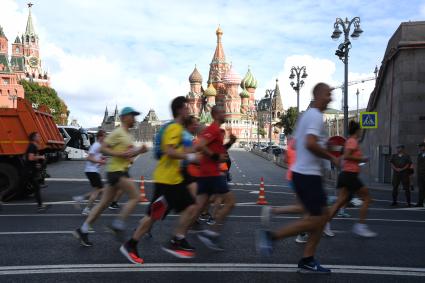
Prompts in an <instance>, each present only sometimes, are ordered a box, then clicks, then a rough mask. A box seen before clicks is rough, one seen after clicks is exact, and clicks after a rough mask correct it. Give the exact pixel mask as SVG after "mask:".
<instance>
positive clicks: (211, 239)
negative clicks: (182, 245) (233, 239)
mask: <svg viewBox="0 0 425 283" xmlns="http://www.w3.org/2000/svg"><path fill="white" fill-rule="evenodd" d="M215 234H216V235H214V234H212V233H211V231H205V230H204V231H202V232H200V233H199V234H198V239H199V240H200V241H201V242H202V243H203V244H204V245H205V246H206V247H207V248H209V249H210V250H213V251H218V252H222V251H224V248H223V247H222V245H221V241H220V235H219V234H217V233H215Z"/></svg>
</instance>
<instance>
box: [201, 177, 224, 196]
mask: <svg viewBox="0 0 425 283" xmlns="http://www.w3.org/2000/svg"><path fill="white" fill-rule="evenodd" d="M229 191H230V190H229V185H228V184H227V177H226V176H222V175H220V176H212V177H199V178H198V195H204V194H207V195H209V196H211V195H214V194H220V195H222V194H226V193H228V192H229Z"/></svg>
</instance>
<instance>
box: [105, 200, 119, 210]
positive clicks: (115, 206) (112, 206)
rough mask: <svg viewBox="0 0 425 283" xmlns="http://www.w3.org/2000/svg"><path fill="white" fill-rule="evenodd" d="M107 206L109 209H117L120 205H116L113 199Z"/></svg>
mask: <svg viewBox="0 0 425 283" xmlns="http://www.w3.org/2000/svg"><path fill="white" fill-rule="evenodd" d="M108 208H109V209H111V210H116V209H119V208H120V206H119V205H118V203H117V202H115V201H114V202H111V204H110V205H109V207H108Z"/></svg>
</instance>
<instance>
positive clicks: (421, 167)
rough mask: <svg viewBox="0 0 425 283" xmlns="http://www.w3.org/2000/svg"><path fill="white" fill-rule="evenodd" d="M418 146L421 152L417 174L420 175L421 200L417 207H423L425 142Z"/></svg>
mask: <svg viewBox="0 0 425 283" xmlns="http://www.w3.org/2000/svg"><path fill="white" fill-rule="evenodd" d="M418 146H419V149H420V152H419V154H418V162H417V170H416V174H417V175H418V188H419V199H418V203H417V204H416V207H423V206H424V199H425V142H421V143H420V144H418Z"/></svg>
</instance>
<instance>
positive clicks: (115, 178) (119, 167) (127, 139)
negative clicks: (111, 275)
mask: <svg viewBox="0 0 425 283" xmlns="http://www.w3.org/2000/svg"><path fill="white" fill-rule="evenodd" d="M139 114H140V113H139V112H137V111H135V110H134V109H133V108H131V107H125V108H123V109H122V110H121V113H120V119H121V126H120V127H119V128H116V129H115V130H114V131H113V132H112V133H111V134H109V135H108V137H107V138H106V139H105V140H104V143H103V144H102V147H101V152H102V153H104V154H107V155H110V156H112V157H111V158H110V159H109V161H108V163H107V166H106V171H107V174H106V176H107V180H108V186H107V187H106V188H105V190H104V192H103V194H102V199H101V200H100V202H99V204H97V205H96V206H95V207H94V208H93V209H92V210H91V212H90V214H89V216H88V217H87V219H86V221H84V223H83V225H82V226H81V227H80V228H78V229H76V230H75V231H74V236H75V237H76V238H77V239H79V240H80V243H81V245H83V246H87V247H90V246H92V245H93V244H92V243H91V242H90V241H89V239H88V232H89V228H90V227H91V225H92V224H93V223H94V221H96V219H97V218H98V217H99V216H100V214H101V213H102V212H103V211H104V210H105V209H106V207H108V205H109V204H110V202H111V201H112V199H113V198H114V197H115V195H116V192H117V191H118V190H119V189H121V190H123V191H124V192H125V193H127V195H128V198H129V199H128V201H127V203H126V205H125V206H124V207H123V209H122V210H121V213H120V215H119V216H118V217H117V218H116V219H114V220H113V222H112V224H111V225H109V226H108V228H110V229H111V230H112V231H113V233H114V234H115V235H116V236H117V238H118V239H119V240H121V239H122V237H123V233H124V230H125V226H126V225H125V221H126V219H127V217H128V216H129V215H130V213H131V212H132V211H133V210H134V208H135V207H136V205H137V203H138V202H139V192H138V190H137V188H136V185H135V184H134V182H133V181H132V180H131V179H130V176H129V174H128V167H129V164H130V163H131V160H132V158H133V157H136V156H137V155H139V154H143V153H145V152H146V151H147V148H146V146H145V145H143V146H141V147H138V148H136V147H134V145H133V142H134V139H133V137H132V136H131V135H130V133H129V129H130V128H132V127H133V126H134V123H135V122H136V119H135V117H136V116H137V115H139Z"/></svg>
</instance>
